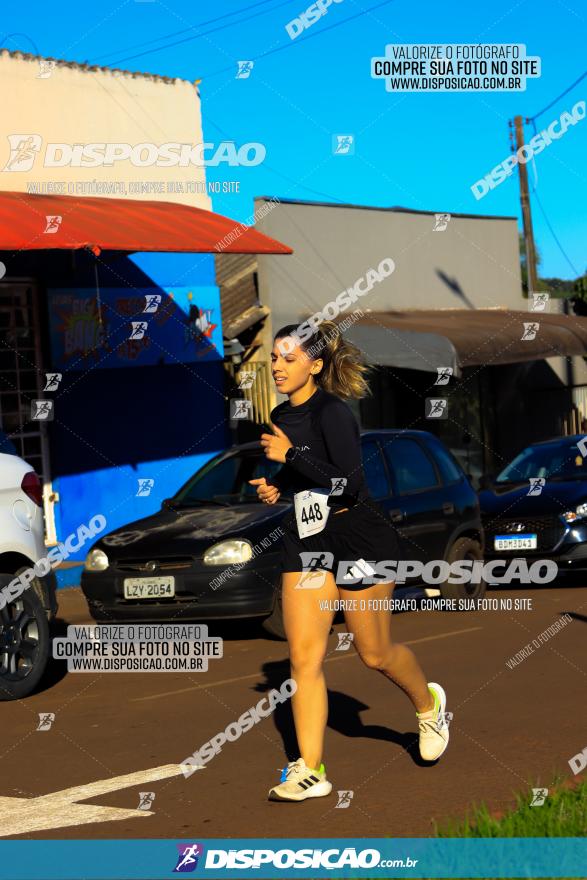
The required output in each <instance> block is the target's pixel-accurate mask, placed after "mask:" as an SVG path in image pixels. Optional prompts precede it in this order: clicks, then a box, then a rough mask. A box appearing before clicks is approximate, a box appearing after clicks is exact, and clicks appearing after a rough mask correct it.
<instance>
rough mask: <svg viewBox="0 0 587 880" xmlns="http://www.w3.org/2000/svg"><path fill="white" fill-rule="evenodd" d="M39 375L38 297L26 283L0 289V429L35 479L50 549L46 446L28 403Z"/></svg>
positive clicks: (37, 389) (41, 380)
mask: <svg viewBox="0 0 587 880" xmlns="http://www.w3.org/2000/svg"><path fill="white" fill-rule="evenodd" d="M44 387H45V374H44V372H43V358H42V351H41V339H40V322H39V302H38V291H37V288H36V285H35V283H34V282H33V281H27V280H26V279H23V280H18V281H10V282H2V283H0V429H1V430H2V431H3V432H4V433H5V434H6V435H7V436H8V437H9V439H10V440H11V441H12V443H13V445H14V447H15V450H16V453H17V454H18V455H19V456H20V457H21V458H24V460H25V461H27V462H28V463H29V464H30V465H31V466H32V467H34V469H35V471H36V472H37V474H38V475H39V477H40V478H41V481H42V484H43V499H44V508H45V537H46V540H47V543H55V542H56V536H55V524H54V516H53V503H54V501H55V496H54V494H53V491H52V487H51V473H50V464H49V442H48V436H47V426H46V424H45V423H44V422H43V421H32V419H31V406H32V401H33V400H35V399H38V398H43V396H44V395H43V389H44Z"/></svg>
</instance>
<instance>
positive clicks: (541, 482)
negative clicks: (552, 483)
mask: <svg viewBox="0 0 587 880" xmlns="http://www.w3.org/2000/svg"><path fill="white" fill-rule="evenodd" d="M545 485H546V480H545V479H544V477H530V488H529V489H528V491H527V492H526V496H528V495H541V494H542V490H543V489H544V487H545Z"/></svg>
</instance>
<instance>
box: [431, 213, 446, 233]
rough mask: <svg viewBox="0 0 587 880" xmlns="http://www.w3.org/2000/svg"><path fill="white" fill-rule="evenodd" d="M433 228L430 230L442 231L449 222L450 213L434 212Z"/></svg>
mask: <svg viewBox="0 0 587 880" xmlns="http://www.w3.org/2000/svg"><path fill="white" fill-rule="evenodd" d="M434 217H435V220H434V228H433V229H432V232H444V230H445V229H446V228H447V226H448V224H449V223H450V214H435V215H434Z"/></svg>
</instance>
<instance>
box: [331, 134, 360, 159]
mask: <svg viewBox="0 0 587 880" xmlns="http://www.w3.org/2000/svg"><path fill="white" fill-rule="evenodd" d="M332 152H333V154H334V155H335V156H354V155H355V136H354V134H335V135H333V136H332Z"/></svg>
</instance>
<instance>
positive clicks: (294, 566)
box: [281, 498, 401, 590]
mask: <svg viewBox="0 0 587 880" xmlns="http://www.w3.org/2000/svg"><path fill="white" fill-rule="evenodd" d="M281 527H282V529H283V530H284V532H285V535H284V537H283V538H282V547H281V570H282V572H286V571H295V572H302V571H316V570H320V569H326V570H328V571H331V572H332V573H333V574H334V576H335V579H336V578H337V575H341V577H339V578H338V579H337V584H338V586H339V587H343V588H344V589H348V590H353V589H366V588H367V587H370V586H374V584H375V583H383V582H385V581H393V580H394V576H393V573H392V574H381V575H380V576H379V577H377V576H376V575H373V573H372V572H371V571H369V568H366V567H365V565H364V564H363V563H364V562H367V563H369V564H370V566H371V568H372V569H375V564H376V563H383V562H384V561H386V562H388V563H390V562H393V563H394V564H397V561H398V560H399V559H400V558H401V557H400V547H399V540H398V536H397V531H396V529H395V526H394V525H393V524H392V522H391V521H390V519H389V516H388V515H386V513H385V511H384V509H383V508H382V507H381V506H380V505H379V504H377V502H375V501H373V500H372V499H371V498H369V499H367V500H366V501H360V502H358V503H357V504H355V506H354V507H351V508H349V509H348V510H346V511H343V512H342V513H335V511H334V509H333V510H331V511H330V514H329V516H328V520H327V521H326V526H325V527H324V529H323V530H322V531H321V532H318V534H315V535H309V536H308V537H307V538H300V536H299V534H298V530H297V525H296V518H295V513H294V511H293V510H292V511H291V512H290V513H288V514H287V515H286V517H285V519H284V520H283V521H282V523H281ZM301 554H303V556H302V555H301ZM343 562H355V563H358V565H359V566H360V569H359V568H357V569H355V572H354V574H355V575H356V574H357V573H359V571H363V572H365V577H363V578H361V579H360V580H356V579H353V580H351V581H349V582H346V581H345V580H344V579H343V578H342V575H343V574H345V573H346V572H347V571H350V570H351V569H350V566H340V565H339V563H343Z"/></svg>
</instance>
